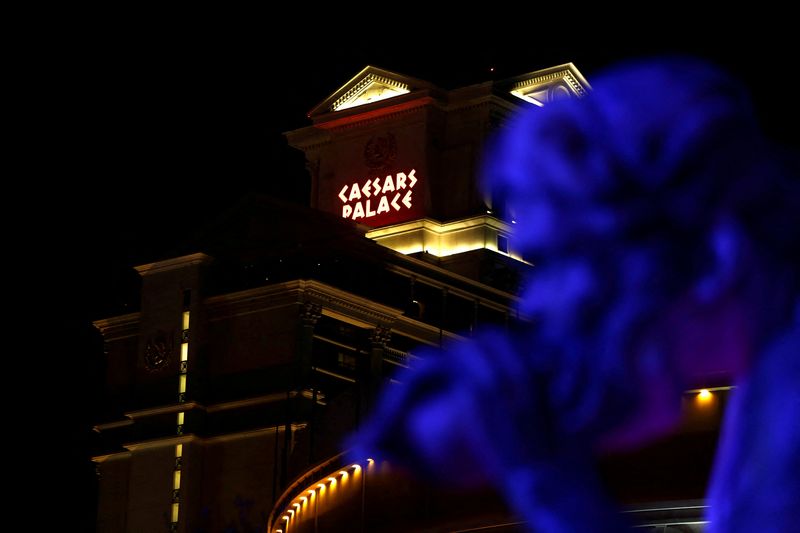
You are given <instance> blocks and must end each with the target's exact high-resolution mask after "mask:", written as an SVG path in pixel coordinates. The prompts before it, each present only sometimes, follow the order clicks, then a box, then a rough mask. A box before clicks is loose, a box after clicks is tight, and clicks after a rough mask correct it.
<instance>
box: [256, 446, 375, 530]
mask: <svg viewBox="0 0 800 533" xmlns="http://www.w3.org/2000/svg"><path fill="white" fill-rule="evenodd" d="M343 459H344V454H343V453H342V454H339V455H336V456H334V457H332V458H331V459H328V460H327V461H325V462H324V463H321V464H320V465H317V466H316V467H314V468H312V469H311V470H309V471H308V472H306V474H304V475H303V476H301V477H300V478H298V479H297V480H296V481H295V482H294V483H292V484H291V485H289V487H288V488H287V489H286V490H285V491H284V492H283V494H282V495H281V497H280V498H279V499H278V503H277V504H276V505H275V507H274V508H273V510H272V513H271V515H270V518H269V522H268V524H269V528H268V531H270V532H271V533H288V532H289V531H293V532H294V531H306V530H308V531H316V530H317V528H318V524H319V517H320V513H321V512H322V513H323V514H324V513H325V512H328V511H330V510H332V509H336V508H339V507H342V506H343V504H345V505H344V507H348V506H347V505H346V504H347V503H353V502H352V501H350V502H348V500H354V499H355V498H356V497H358V496H361V498H360V502H356V503H357V504H359V505H360V506H362V507H363V492H364V487H363V485H364V482H365V481H366V474H367V473H368V472H369V473H372V472H373V471H374V468H375V461H374V460H373V459H366V460H365V461H364V463H363V465H362V464H358V463H355V464H349V465H343V464H342V461H343Z"/></svg>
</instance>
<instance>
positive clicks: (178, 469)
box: [170, 291, 191, 531]
mask: <svg viewBox="0 0 800 533" xmlns="http://www.w3.org/2000/svg"><path fill="white" fill-rule="evenodd" d="M190 296H191V293H190V292H189V291H184V302H183V303H184V307H188V305H189V301H188V298H189V297H190ZM190 319H191V314H190V312H189V311H188V310H185V311H183V314H182V315H181V360H180V367H179V370H178V403H184V402H185V401H186V382H187V378H188V373H189V321H190ZM185 417H186V415H185V411H179V412H178V418H177V421H176V422H177V428H176V432H177V434H178V435H183V424H184V421H185ZM182 470H183V444H176V445H175V463H174V466H173V470H172V517H171V518H172V520H171V522H172V523H171V524H170V530H171V531H178V518H179V517H180V510H181V475H182Z"/></svg>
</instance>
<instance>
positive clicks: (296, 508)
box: [275, 459, 375, 533]
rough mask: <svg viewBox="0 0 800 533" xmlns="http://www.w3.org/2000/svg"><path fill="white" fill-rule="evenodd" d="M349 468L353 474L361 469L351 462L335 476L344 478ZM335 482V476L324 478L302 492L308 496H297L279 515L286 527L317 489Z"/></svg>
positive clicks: (280, 531) (282, 532)
mask: <svg viewBox="0 0 800 533" xmlns="http://www.w3.org/2000/svg"><path fill="white" fill-rule="evenodd" d="M374 462H375V461H374V460H373V459H367V463H368V464H372V463H374ZM350 469H352V470H353V474H355V473H356V472H358V471H359V470H361V465H360V464H358V463H355V464H352V465H350V466H349V467H347V469H346V470H339V472H338V473H337V474H335V476H337V477H339V476H341V477H342V479H345V478H346V477H347V476H348V475H349V474H348V473H347V470H350ZM335 483H336V477H333V476H330V477H328V478H327V479H326V480H325V483H317V484H316V485H315V486H314V488H312V489H307V490H306V491H304V494H305V493H307V494H308V496H301V497H300V498H297V500H296V501H295V502H294V503H292V504H291V506H290V507H294V509H287V510H286V512H285V513H284V514H283V516H281V520H283V521H285V522H286V529H288V526H289V522H290V521H291V520H293V519H294V517H295V514H300V509H301V508H302V505H303V504H304V503H306V502H307V501H308V498H309V497H312V496H315V495H316V493H317V491H318V490H319V491H323V490H324V489H325V488H326V487H327V485H328V484H330V485H331V486H333V485H334V484H335ZM275 533H284V530H283V529H276V530H275Z"/></svg>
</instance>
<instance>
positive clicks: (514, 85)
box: [505, 63, 592, 106]
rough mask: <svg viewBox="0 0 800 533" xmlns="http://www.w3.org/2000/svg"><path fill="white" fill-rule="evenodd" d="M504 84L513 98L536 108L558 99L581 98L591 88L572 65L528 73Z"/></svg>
mask: <svg viewBox="0 0 800 533" xmlns="http://www.w3.org/2000/svg"><path fill="white" fill-rule="evenodd" d="M505 82H506V83H508V90H509V92H510V93H511V94H512V95H513V96H516V97H517V98H520V99H522V100H525V101H526V102H530V103H532V104H535V105H538V106H543V105H545V104H547V103H548V102H552V101H553V100H558V99H560V98H567V97H571V96H572V97H582V96H585V95H586V92H587V91H588V90H590V89H591V88H592V87H591V85H589V82H587V81H586V78H584V77H583V74H581V73H580V71H579V70H578V68H577V67H576V66H575V65H573V64H572V63H566V64H564V65H558V66H555V67H550V68H547V69H544V70H537V71H535V72H529V73H528V74H523V75H522V76H516V77H515V78H512V79H510V80H506V81H505Z"/></svg>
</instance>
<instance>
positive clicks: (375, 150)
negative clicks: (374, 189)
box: [364, 133, 397, 169]
mask: <svg viewBox="0 0 800 533" xmlns="http://www.w3.org/2000/svg"><path fill="white" fill-rule="evenodd" d="M395 159H397V141H396V140H395V138H394V135H392V134H391V133H387V134H386V135H384V136H375V137H373V138H371V139H370V140H369V141H367V144H366V145H365V146H364V163H365V164H366V165H367V167H369V168H371V169H381V168H388V167H391V166H392V165H394V161H395Z"/></svg>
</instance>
